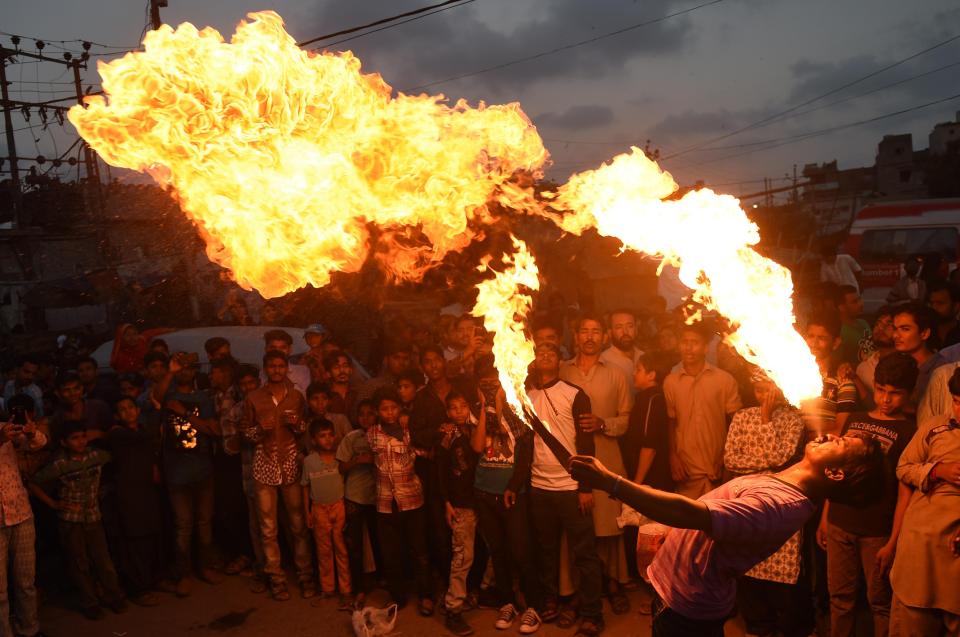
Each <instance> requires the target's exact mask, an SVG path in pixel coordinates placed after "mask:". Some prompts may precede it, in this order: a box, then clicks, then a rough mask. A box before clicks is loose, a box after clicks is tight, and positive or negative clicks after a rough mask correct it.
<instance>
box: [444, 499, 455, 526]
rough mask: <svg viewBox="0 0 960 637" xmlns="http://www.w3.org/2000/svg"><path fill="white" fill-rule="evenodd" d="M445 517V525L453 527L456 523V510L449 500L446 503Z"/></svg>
mask: <svg viewBox="0 0 960 637" xmlns="http://www.w3.org/2000/svg"><path fill="white" fill-rule="evenodd" d="M446 518H447V526H449V527H450V528H451V529H453V527H454V526H456V524H457V510H456V509H454V508H453V505H452V504H450V503H449V502H447V503H446Z"/></svg>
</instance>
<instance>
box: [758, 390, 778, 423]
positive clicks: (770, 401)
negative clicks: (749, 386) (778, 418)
mask: <svg viewBox="0 0 960 637" xmlns="http://www.w3.org/2000/svg"><path fill="white" fill-rule="evenodd" d="M778 393H779V391H778V390H774V389H770V390H768V391H767V393H766V394H764V395H763V400H762V401H761V402H760V422H762V423H766V422H770V421H771V420H773V410H774V408H776V406H777V402H778V398H779V396H778V395H777V394H778Z"/></svg>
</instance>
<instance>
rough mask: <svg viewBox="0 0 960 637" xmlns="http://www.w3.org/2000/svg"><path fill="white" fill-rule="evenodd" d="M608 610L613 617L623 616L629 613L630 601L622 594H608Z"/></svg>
mask: <svg viewBox="0 0 960 637" xmlns="http://www.w3.org/2000/svg"><path fill="white" fill-rule="evenodd" d="M610 608H612V609H613V614H614V615H625V614H627V613H629V612H630V600H629V599H627V596H626V595H624V594H623V593H622V592H618V593H610Z"/></svg>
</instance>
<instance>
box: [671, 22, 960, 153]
mask: <svg viewBox="0 0 960 637" xmlns="http://www.w3.org/2000/svg"><path fill="white" fill-rule="evenodd" d="M956 40H960V35H954V36H951V37H949V38H947V39H946V40H943V41H942V42H938V43H937V44H934V45H933V46H930V47H927V48H925V49H923V50H922V51H918V52H916V53H914V54H912V55H908V56H907V57H905V58H901V59H899V60H897V61H895V62H892V63H890V64H887V65H886V66H883V67H881V68H879V69H877V70H876V71H872V72H870V73H867V74H866V75H863V76H861V77H858V78H857V79H855V80H852V81H850V82H847V83H845V84H842V85H840V86H837V87H835V88H832V89H830V90H829V91H827V92H826V93H822V94H820V95H817V96H816V97H812V98H810V99H808V100H805V101H803V102H800V103H799V104H795V105H793V106H791V107H790V108H788V109H786V110H783V111H780V112H778V113H774V114H773V115H768V116H767V117H764V118H762V119H759V120H757V121H755V122H753V123H751V124H747V125H746V126H742V127H740V128H738V129H736V130H733V131H730V132H729V133H724V134H723V135H720V136H718V137H714V138H712V139H709V140H705V141H703V142H699V143H697V144H694V145H693V146H689V147H687V148H685V149H683V150H679V151H677V152H675V153H672V154H670V155H667V156H666V157H664V159H673V158H674V157H680V156H681V155H685V154H687V153H689V152H692V151H694V150H697V149H699V148H702V147H703V146H707V145H709V144H713V143H715V142H719V141H722V140H724V139H728V138H730V137H733V136H734V135H739V134H740V133H743V132H745V131H748V130H752V129H754V128H757V127H759V126H760V125H762V124H766V123H767V122H770V121H772V120H775V119H779V118H781V117H783V116H784V115H788V114H790V113H792V112H794V111H796V110H798V109H800V108H803V107H804V106H808V105H810V104H812V103H814V102H817V101H820V100H822V99H823V98H825V97H829V96H831V95H835V94H836V93H839V92H840V91H843V90H845V89H848V88H850V87H851V86H855V85H857V84H860V83H862V82H865V81H866V80H869V79H870V78H872V77H876V76H877V75H880V74H881V73H884V72H886V71H889V70H890V69H893V68H896V67H898V66H900V65H901V64H905V63H906V62H909V61H910V60H913V59H915V58H918V57H920V56H921V55H925V54H927V53H929V52H930V51H933V50H935V49H938V48H940V47H942V46H946V45H947V44H950V43H951V42H955V41H956Z"/></svg>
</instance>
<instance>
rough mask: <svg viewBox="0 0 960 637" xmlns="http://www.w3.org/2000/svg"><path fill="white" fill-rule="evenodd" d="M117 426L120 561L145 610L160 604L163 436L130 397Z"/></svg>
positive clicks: (119, 409) (111, 435)
mask: <svg viewBox="0 0 960 637" xmlns="http://www.w3.org/2000/svg"><path fill="white" fill-rule="evenodd" d="M115 411H116V415H117V423H118V424H116V425H115V426H114V427H113V428H112V429H111V430H110V431H108V432H107V435H106V440H105V442H106V446H107V448H108V449H109V450H110V455H111V457H112V459H113V471H114V479H115V481H116V497H117V513H118V514H119V520H118V521H119V528H120V545H119V547H118V550H117V561H118V566H119V567H120V572H121V573H122V574H123V576H124V579H125V580H126V583H127V586H128V587H129V590H130V593H131V598H130V601H132V602H133V603H135V604H137V605H139V606H156V605H157V604H158V603H159V599H158V598H157V595H156V593H154V592H153V587H154V586H155V585H156V583H157V581H158V580H159V573H160V556H161V548H162V542H161V538H160V529H161V527H162V525H161V520H160V493H159V483H160V471H159V469H158V467H157V457H158V453H159V451H160V449H159V442H160V441H159V437H158V436H156V435H154V434H153V432H149V431H147V430H146V429H145V428H144V426H143V424H142V423H141V422H140V408H139V407H137V403H136V401H135V400H134V399H133V398H131V397H129V396H125V397H123V398H121V399H120V400H119V401H117V404H116V406H115Z"/></svg>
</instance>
